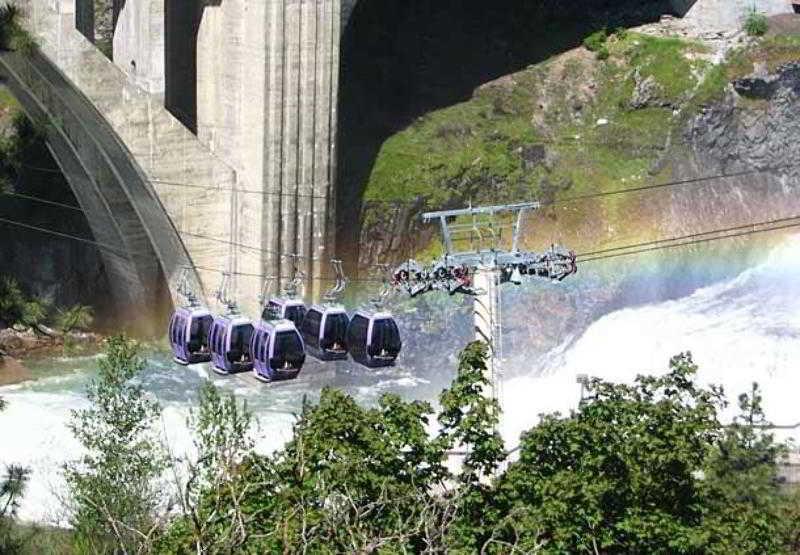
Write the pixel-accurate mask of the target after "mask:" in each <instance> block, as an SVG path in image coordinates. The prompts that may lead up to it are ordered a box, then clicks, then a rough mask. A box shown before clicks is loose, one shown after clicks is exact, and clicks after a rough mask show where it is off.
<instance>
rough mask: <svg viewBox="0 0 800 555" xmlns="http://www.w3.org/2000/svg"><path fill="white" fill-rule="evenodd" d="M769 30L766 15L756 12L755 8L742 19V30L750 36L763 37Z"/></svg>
mask: <svg viewBox="0 0 800 555" xmlns="http://www.w3.org/2000/svg"><path fill="white" fill-rule="evenodd" d="M768 30H769V22H768V21H767V16H765V15H764V14H763V13H758V12H757V11H756V10H755V9H753V10H751V11H750V13H748V14H747V18H746V19H745V20H744V31H745V33H747V34H748V35H750V36H751V37H763V36H764V35H766V34H767V31H768Z"/></svg>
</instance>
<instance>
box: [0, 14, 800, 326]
mask: <svg viewBox="0 0 800 555" xmlns="http://www.w3.org/2000/svg"><path fill="white" fill-rule="evenodd" d="M722 1H723V0H649V1H648V2H641V1H639V0H635V1H634V0H630V1H627V2H622V1H621V0H620V2H619V3H620V5H623V4H624V6H628V7H627V8H625V9H623V8H622V7H620V8H618V9H619V10H622V11H621V12H620V13H623V14H628V13H631V14H634V16H633V20H632V21H631V22H630V23H631V24H635V23H636V22H637V21H638V22H642V21H649V20H652V19H653V18H657V17H659V14H662V13H665V12H667V11H671V12H673V13H677V14H679V15H685V14H686V13H687V12H688V17H689V18H691V17H692V16H693V14H697V17H700V16H703V17H705V16H706V15H708V14H712V15H713V14H715V13H717V12H718V11H719V9H717V8H720V6H717V4H719V3H720V2H722ZM17 2H18V4H19V5H20V6H21V7H22V8H23V11H24V13H25V26H26V27H27V28H28V29H29V31H30V33H31V34H32V35H33V36H34V38H35V40H36V41H37V43H38V45H39V48H38V49H36V51H34V52H33V53H29V54H23V53H20V52H5V53H2V54H0V73H2V77H3V78H5V79H6V81H7V84H8V85H9V86H10V87H11V88H12V90H13V91H14V92H15V94H16V95H17V96H18V97H19V99H20V101H21V103H22V105H23V107H24V109H25V110H26V111H27V113H28V114H29V115H30V116H31V117H32V118H33V119H34V120H35V121H40V122H49V123H48V124H47V126H46V127H47V140H48V145H49V148H50V149H51V152H52V153H53V155H54V158H55V159H56V161H57V162H58V164H59V166H60V167H61V169H62V170H63V172H64V174H65V175H66V177H67V178H68V180H69V183H70V185H71V187H72V188H73V190H74V192H75V195H76V198H77V199H78V201H79V202H80V204H81V206H82V208H83V209H84V211H85V212H86V214H87V219H88V222H89V224H90V226H91V228H92V231H93V234H94V237H95V239H96V241H97V242H99V243H102V244H103V245H104V248H103V249H102V255H103V257H104V260H105V265H106V269H107V272H108V275H109V278H110V280H109V281H110V282H111V285H112V288H113V293H114V295H115V297H116V300H117V302H118V304H119V305H120V306H121V307H128V308H129V309H130V310H131V313H132V316H131V318H133V319H142V320H145V319H148V318H150V317H152V316H154V315H160V314H159V311H162V312H163V311H164V310H166V309H167V308H168V307H169V306H170V304H171V302H174V301H175V300H177V299H176V291H175V282H176V277H177V276H178V275H179V274H180V273H181V271H182V269H183V268H184V267H187V266H190V267H192V268H193V269H194V271H193V273H192V279H193V280H194V282H195V284H196V288H197V289H198V290H199V291H201V292H202V294H203V295H204V296H205V297H206V298H207V299H208V300H209V301H211V299H210V298H209V297H210V295H211V293H212V291H213V290H214V289H215V288H216V287H217V285H218V284H219V283H220V280H221V271H229V272H232V273H233V274H234V275H233V283H232V285H233V292H234V295H235V297H236V298H237V300H238V301H239V303H240V305H242V306H243V307H244V308H245V309H246V310H248V311H251V312H252V311H254V310H255V309H256V306H257V302H258V301H257V295H258V293H259V292H260V290H261V286H262V284H263V281H264V279H265V278H266V277H268V276H278V277H279V278H281V279H285V278H286V277H288V276H289V275H290V274H291V273H292V270H293V266H292V265H293V263H292V260H291V258H290V257H289V256H288V255H291V254H295V253H296V254H299V255H301V256H302V258H301V259H300V269H301V270H302V271H303V272H304V273H305V274H306V276H308V279H307V286H306V293H307V294H308V296H309V297H317V296H318V295H319V293H320V291H321V290H322V289H324V287H325V285H326V284H325V282H324V278H325V276H326V266H327V264H328V260H329V258H330V257H331V256H332V255H334V254H336V255H338V256H345V257H346V256H347V254H348V253H345V252H341V251H342V250H344V248H346V247H347V245H354V246H355V248H357V245H358V242H359V237H358V227H359V222H358V218H359V214H360V212H359V209H360V206H361V205H360V202H361V199H360V193H361V189H360V187H362V186H363V183H364V182H366V178H367V177H368V173H369V170H370V168H371V160H373V159H374V156H375V155H376V153H377V150H378V149H379V147H380V144H381V143H382V141H383V140H384V139H385V138H386V137H387V136H390V135H391V134H392V133H393V132H396V130H397V129H400V128H402V127H403V126H404V125H407V124H409V123H410V122H412V121H413V120H414V119H415V118H416V117H418V116H419V115H421V114H424V113H426V112H427V111H430V110H432V109H435V108H437V107H441V106H445V105H450V104H453V103H456V102H458V101H461V100H463V99H465V98H469V97H470V96H471V94H472V91H473V90H474V88H475V87H477V86H478V85H480V84H481V83H485V82H486V81H488V80H491V79H493V78H496V77H497V76H500V75H505V74H508V73H511V72H513V71H516V70H518V69H520V68H522V67H525V66H527V65H528V64H530V63H535V62H536V61H539V60H542V59H546V58H547V57H549V56H550V55H552V54H553V52H557V51H559V50H563V49H566V48H571V47H573V46H575V45H576V44H579V42H580V40H581V38H582V37H583V36H585V35H586V34H587V33H588V32H590V31H591V30H592V29H593V28H596V27H597V26H603V25H605V24H607V21H606V19H604V18H606V17H608V16H607V14H606V12H607V11H608V6H609V5H611V4H614V5H616V4H617V2H611V3H609V2H608V1H607V0H588V3H576V4H571V5H569V6H571V7H570V8H569V9H566V8H565V6H564V4H563V3H561V2H558V1H556V0H551V1H547V0H542V2H541V3H531V2H527V1H522V0H518V1H516V2H507V3H505V4H504V5H502V6H501V5H492V4H491V3H485V2H483V1H482V0H481V1H480V2H478V1H474V2H466V1H465V0H438V1H437V2H433V3H431V2H400V1H397V0H394V1H392V2H389V1H388V0H371V1H370V2H365V1H364V0H362V2H360V3H358V10H357V11H356V12H355V14H356V15H354V14H353V12H354V9H355V7H356V3H357V0H260V1H253V0H17ZM787 2H788V0H758V2H757V3H758V6H759V8H760V9H762V8H763V9H764V11H766V12H767V13H775V12H776V11H777V12H780V11H781V10H784V11H785V10H787V8H788V3H787ZM644 4H647V6H648V8H647V9H644V10H642V9H640V8H641V6H642V5H644ZM726 5H730V6H734V5H735V8H736V9H735V10H733V11H732V12H731V13H733V15H732V16H731V18H732V19H731V21H732V22H733V23H732V25H736V24H738V23H737V22H738V21H739V19H740V18H741V16H742V14H743V13H744V12H745V8H746V5H747V6H749V5H751V4H750V0H747V1H745V0H735V1H734V2H726ZM592 6H594V8H593V9H594V11H595V12H597V13H596V14H595V16H594V18H593V19H592V18H588V17H587V15H586V14H587V13H589V12H590V10H588V8H589V7H592ZM624 6H623V7H624ZM712 8H713V9H712ZM525 10H527V11H525ZM587 10H588V11H587ZM640 12H641V13H640ZM734 12H735V13H734ZM726 13H727V12H726ZM547 14H550V15H547ZM555 16H558V17H561V18H562V19H564V21H566V22H567V23H568V25H564V33H562V34H559V35H558V37H555V38H556V39H558V41H560V42H557V43H554V44H543V43H542V41H540V40H538V39H537V32H536V29H540V30H541V29H544V28H546V27H547V26H548V25H552V24H553V22H552V21H553V20H552V17H555ZM734 16H735V17H734ZM459 17H460V18H462V19H463V21H460V22H459V20H458V18H459ZM351 18H352V20H353V21H352V22H350V25H349V27H348V29H349V31H348V34H347V37H346V40H345V41H342V38H341V35H342V29H344V28H345V26H347V23H348V21H349V20H350V19H351ZM537 18H538V19H537ZM569 18H571V19H569ZM637 18H638V19H637ZM394 19H398V21H397V22H395V21H394ZM400 19H402V21H399V20H400ZM520 21H524V22H525V25H522V26H521V25H520ZM537 21H538V23H536V22H537ZM626 21H627V20H626ZM356 22H358V24H357V25H356ZM575 22H580V23H581V25H582V26H581V25H574V23H575ZM536 25H538V27H537V26H536ZM529 26H530V27H529ZM353 29H355V30H353ZM481 33H483V34H481ZM509 33H512V34H513V33H517V34H516V35H514V36H513V37H512V38H513V39H514V40H511V39H509ZM548 36H549V35H548ZM421 37H424V39H425V41H426V42H425V43H422V44H420V38H421ZM551 40H555V39H553V38H551ZM342 45H344V47H343V48H344V51H345V52H348V56H350V58H349V60H350V63H352V64H353V65H357V66H358V69H357V70H356V71H354V74H355V76H356V77H357V79H352V78H351V79H350V80H342V83H340V82H339V78H340V77H339V76H340V65H341V64H340V55H341V54H340V49H341V47H342ZM448 56H449V57H448ZM456 61H457V63H454V62H456ZM404 64H405V65H404ZM365 75H366V76H365ZM420 76H421V77H420ZM353 83H355V86H356V87H360V88H358V90H355V89H354V88H353V87H354V85H353ZM364 84H366V85H364ZM373 85H374V88H369V87H372V86H373ZM348 87H349V88H348ZM343 91H344V92H343ZM340 94H341V95H342V96H343V97H345V96H346V97H347V98H346V102H344V103H343V106H346V107H347V111H346V112H343V113H342V116H340V115H339V114H338V110H339V108H338V107H339V96H340ZM375 99H378V100H377V102H376V101H375ZM398 114H399V115H398ZM342 119H345V120H346V121H345V122H344V126H345V127H346V129H343V130H340V129H338V126H339V122H340V120H342ZM388 120H391V121H389V123H387V121H388ZM337 137H338V138H341V139H342V144H343V145H344V146H346V147H347V148H344V147H343V148H342V151H343V153H344V154H343V156H344V158H345V159H347V160H348V163H349V167H348V169H347V172H343V171H342V169H341V168H337V150H338V149H339V145H337ZM357 158H361V159H362V160H361V162H355V160H356V159H357ZM337 181H338V182H339V186H338V187H337ZM337 199H338V206H336V205H337V202H336V200H337ZM337 220H338V221H337ZM337 226H338V228H337ZM343 230H344V231H343ZM348 230H353V232H352V233H350V236H349V237H345V240H344V241H341V243H342V244H340V245H339V246H338V247H337V248H338V249H339V251H340V252H334V236H335V235H337V234H338V235H339V239H341V236H342V234H344V235H347V233H346V232H347V231H348ZM278 281H280V280H278ZM275 285H278V283H276V284H275Z"/></svg>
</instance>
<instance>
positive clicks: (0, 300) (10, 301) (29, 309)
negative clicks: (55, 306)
mask: <svg viewBox="0 0 800 555" xmlns="http://www.w3.org/2000/svg"><path fill="white" fill-rule="evenodd" d="M46 315H47V303H46V302H44V301H42V300H39V299H34V298H30V297H28V296H27V295H25V293H23V291H22V289H21V288H20V286H19V284H18V283H17V281H16V280H15V279H13V278H11V277H8V276H0V324H4V325H5V326H7V327H14V326H24V327H26V328H34V329H36V327H37V326H38V325H39V324H41V323H42V322H43V321H44V319H45V316H46Z"/></svg>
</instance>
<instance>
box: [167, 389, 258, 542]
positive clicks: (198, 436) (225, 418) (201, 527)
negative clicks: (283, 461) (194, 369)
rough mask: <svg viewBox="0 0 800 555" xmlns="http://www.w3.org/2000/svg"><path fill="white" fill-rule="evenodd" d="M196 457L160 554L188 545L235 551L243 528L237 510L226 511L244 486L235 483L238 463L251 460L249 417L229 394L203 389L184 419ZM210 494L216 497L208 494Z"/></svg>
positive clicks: (244, 407) (244, 533)
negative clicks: (180, 507) (177, 515)
mask: <svg viewBox="0 0 800 555" xmlns="http://www.w3.org/2000/svg"><path fill="white" fill-rule="evenodd" d="M188 424H189V428H190V429H191V430H192V431H193V433H194V437H195V447H196V449H197V458H196V460H195V461H193V462H191V463H190V464H189V468H188V479H187V480H186V484H185V487H184V488H183V499H182V505H183V514H184V516H183V517H181V518H180V519H178V520H177V521H176V522H175V523H174V524H173V529H172V531H171V534H170V535H169V536H168V537H166V538H164V540H163V541H162V546H161V547H162V548H163V550H165V551H175V550H176V544H177V546H182V547H184V548H186V547H187V544H188V545H190V546H191V548H190V551H193V552H197V553H204V552H205V553H224V552H231V551H234V550H236V549H238V548H239V547H241V546H242V545H243V544H244V543H245V542H246V541H247V538H248V534H247V528H248V527H249V523H248V522H246V521H245V520H243V519H242V516H243V513H242V512H241V511H230V510H229V509H230V508H231V502H235V501H236V500H239V499H241V498H242V496H243V495H244V494H245V492H246V491H247V488H248V487H249V485H248V484H247V483H246V482H245V481H244V480H242V479H241V476H240V475H241V469H242V463H243V462H244V460H245V458H246V457H247V456H249V455H251V451H252V449H253V439H252V436H251V428H252V414H251V413H250V412H249V411H248V410H247V404H246V403H243V404H242V405H239V404H238V403H237V402H236V399H235V397H234V396H233V395H230V396H228V397H223V396H221V395H220V393H219V390H218V389H217V388H216V387H215V386H214V385H213V384H211V383H207V384H205V385H204V386H203V389H202V390H201V392H200V399H199V404H198V408H197V410H196V411H192V413H191V414H190V417H189V421H188ZM209 492H215V493H218V494H219V495H216V494H215V495H208V494H209Z"/></svg>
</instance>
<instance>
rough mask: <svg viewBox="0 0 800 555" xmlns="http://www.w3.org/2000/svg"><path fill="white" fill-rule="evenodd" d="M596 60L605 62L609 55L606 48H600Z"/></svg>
mask: <svg viewBox="0 0 800 555" xmlns="http://www.w3.org/2000/svg"><path fill="white" fill-rule="evenodd" d="M596 54H597V59H598V60H607V59H608V57H609V56H610V55H611V53H610V52H609V51H608V47H606V46H602V47H601V48H600V50H598V51H597V52H596Z"/></svg>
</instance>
